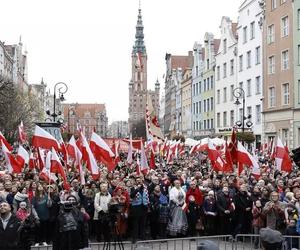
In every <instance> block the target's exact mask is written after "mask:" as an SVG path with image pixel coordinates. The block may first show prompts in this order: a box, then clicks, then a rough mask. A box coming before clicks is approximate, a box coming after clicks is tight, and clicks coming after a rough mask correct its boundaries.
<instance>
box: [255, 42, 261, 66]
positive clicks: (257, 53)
mask: <svg viewBox="0 0 300 250" xmlns="http://www.w3.org/2000/svg"><path fill="white" fill-rule="evenodd" d="M255 64H260V46H258V47H256V48H255Z"/></svg>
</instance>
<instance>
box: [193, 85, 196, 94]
mask: <svg viewBox="0 0 300 250" xmlns="http://www.w3.org/2000/svg"><path fill="white" fill-rule="evenodd" d="M195 86H196V85H195V84H193V96H194V95H195V94H196V92H195Z"/></svg>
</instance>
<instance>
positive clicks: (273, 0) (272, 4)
mask: <svg viewBox="0 0 300 250" xmlns="http://www.w3.org/2000/svg"><path fill="white" fill-rule="evenodd" d="M276 7H277V0H271V10H274V9H276Z"/></svg>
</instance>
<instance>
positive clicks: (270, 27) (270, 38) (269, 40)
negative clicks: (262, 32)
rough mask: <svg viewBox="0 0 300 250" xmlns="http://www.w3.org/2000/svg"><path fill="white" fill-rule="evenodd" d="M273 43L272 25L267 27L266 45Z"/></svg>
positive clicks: (273, 30)
mask: <svg viewBox="0 0 300 250" xmlns="http://www.w3.org/2000/svg"><path fill="white" fill-rule="evenodd" d="M274 42H275V27H274V24H272V25H270V26H269V27H268V44H270V43H274Z"/></svg>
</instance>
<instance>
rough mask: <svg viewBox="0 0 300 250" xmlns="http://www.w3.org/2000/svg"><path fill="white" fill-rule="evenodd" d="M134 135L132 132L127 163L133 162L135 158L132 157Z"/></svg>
mask: <svg viewBox="0 0 300 250" xmlns="http://www.w3.org/2000/svg"><path fill="white" fill-rule="evenodd" d="M132 151H133V149H132V135H131V134H130V139H129V147H128V155H127V163H128V164H132V162H133V158H132V153H133V152H132Z"/></svg>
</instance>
